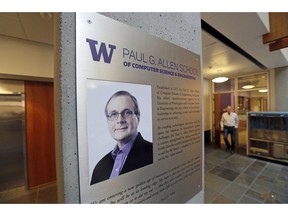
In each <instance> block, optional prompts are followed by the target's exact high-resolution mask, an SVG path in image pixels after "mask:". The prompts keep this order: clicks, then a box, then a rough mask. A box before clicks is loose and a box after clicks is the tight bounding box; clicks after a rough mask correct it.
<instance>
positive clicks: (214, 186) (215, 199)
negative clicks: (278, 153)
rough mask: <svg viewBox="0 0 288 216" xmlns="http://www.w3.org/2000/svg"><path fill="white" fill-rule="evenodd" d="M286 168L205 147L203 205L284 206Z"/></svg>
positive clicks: (286, 199) (287, 197) (287, 198)
mask: <svg viewBox="0 0 288 216" xmlns="http://www.w3.org/2000/svg"><path fill="white" fill-rule="evenodd" d="M287 194H288V166H285V165H281V164H277V163H273V162H269V161H263V160H259V159H255V158H251V157H247V156H242V154H241V155H240V154H237V153H236V154H232V155H231V154H230V153H228V152H225V151H224V150H223V149H219V148H212V147H205V202H204V203H218V204H220V203H222V204H224V203H246V204H252V203H288V195H287Z"/></svg>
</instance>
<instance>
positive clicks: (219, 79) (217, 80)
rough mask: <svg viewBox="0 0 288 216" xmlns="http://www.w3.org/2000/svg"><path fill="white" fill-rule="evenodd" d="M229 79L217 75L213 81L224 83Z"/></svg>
mask: <svg viewBox="0 0 288 216" xmlns="http://www.w3.org/2000/svg"><path fill="white" fill-rule="evenodd" d="M227 80H228V78H227V77H217V78H214V79H213V80H212V82H214V83H223V82H226V81H227Z"/></svg>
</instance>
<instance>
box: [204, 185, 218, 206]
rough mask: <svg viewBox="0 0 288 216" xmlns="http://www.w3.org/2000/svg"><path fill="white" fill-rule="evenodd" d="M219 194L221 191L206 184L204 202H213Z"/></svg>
mask: <svg viewBox="0 0 288 216" xmlns="http://www.w3.org/2000/svg"><path fill="white" fill-rule="evenodd" d="M217 196H219V193H218V192H217V191H215V190H213V189H212V188H210V187H208V186H206V187H205V191H204V203H212V201H213V200H214V199H215V198H216V197H217Z"/></svg>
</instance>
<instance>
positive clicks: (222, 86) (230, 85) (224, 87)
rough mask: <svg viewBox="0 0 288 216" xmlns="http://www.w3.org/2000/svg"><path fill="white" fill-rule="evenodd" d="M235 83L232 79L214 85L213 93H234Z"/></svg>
mask: <svg viewBox="0 0 288 216" xmlns="http://www.w3.org/2000/svg"><path fill="white" fill-rule="evenodd" d="M234 83H235V81H234V79H229V80H227V81H226V82H223V83H214V92H215V93H220V92H227V91H234V88H235V84H234Z"/></svg>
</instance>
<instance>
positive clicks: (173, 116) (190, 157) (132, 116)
mask: <svg viewBox="0 0 288 216" xmlns="http://www.w3.org/2000/svg"><path fill="white" fill-rule="evenodd" d="M76 41H77V44H76V47H77V50H76V65H77V70H76V73H77V121H78V137H79V138H78V139H79V140H78V143H79V179H80V194H81V202H82V203H183V202H186V201H188V200H189V199H191V198H192V197H193V196H194V195H196V194H197V193H198V192H200V191H201V190H202V120H201V115H202V113H201V112H202V105H201V104H202V101H201V74H200V73H201V70H200V57H199V55H197V54H195V53H192V52H190V51H187V50H185V49H183V48H180V47H178V46H176V45H174V44H171V43H169V42H166V41H164V40H161V39H159V38H156V37H154V36H151V35H149V34H147V33H144V32H141V31H139V30H137V29H134V28H132V27H130V26H127V25H125V24H122V23H120V22H117V21H115V20H112V19H110V18H107V17H105V16H102V15H99V14H96V13H77V15H76Z"/></svg>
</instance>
